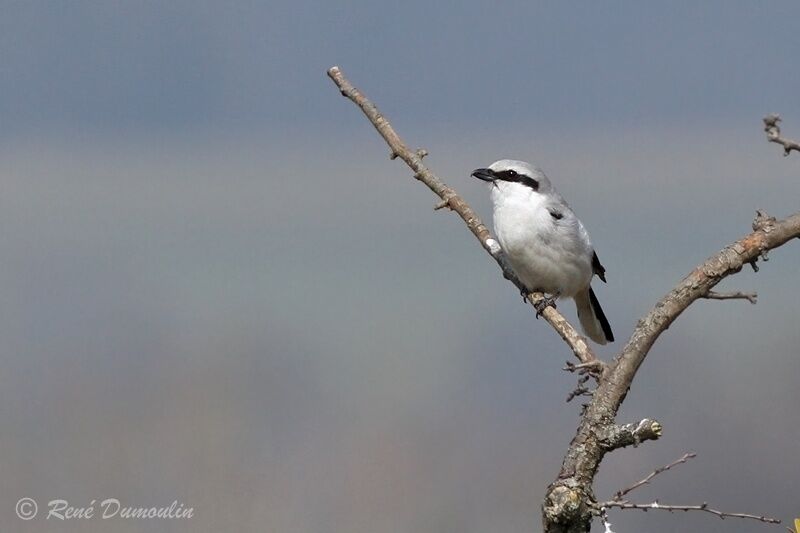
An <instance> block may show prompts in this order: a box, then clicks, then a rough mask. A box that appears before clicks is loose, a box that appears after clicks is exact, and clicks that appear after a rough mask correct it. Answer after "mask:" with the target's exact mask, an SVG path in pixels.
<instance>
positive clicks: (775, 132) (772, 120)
mask: <svg viewBox="0 0 800 533" xmlns="http://www.w3.org/2000/svg"><path fill="white" fill-rule="evenodd" d="M780 121H781V117H780V115H777V114H775V113H772V114H769V115H767V116H766V117H764V131H765V132H766V133H767V140H768V141H769V142H771V143H777V144H780V145H781V146H783V155H784V156H787V155H789V153H790V152H791V151H792V150H797V151H798V152H800V143H798V142H797V141H793V140H791V139H787V138H785V137H782V136H781V127H780V126H778V123H779V122H780Z"/></svg>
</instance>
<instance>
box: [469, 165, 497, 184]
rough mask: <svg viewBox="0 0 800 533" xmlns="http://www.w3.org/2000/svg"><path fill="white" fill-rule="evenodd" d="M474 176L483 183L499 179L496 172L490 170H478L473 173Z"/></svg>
mask: <svg viewBox="0 0 800 533" xmlns="http://www.w3.org/2000/svg"><path fill="white" fill-rule="evenodd" d="M472 176H473V177H475V178H478V179H479V180H483V181H494V180H496V179H497V175H496V174H495V173H494V170H492V169H490V168H476V169H475V170H473V171H472Z"/></svg>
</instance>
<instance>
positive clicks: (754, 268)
mask: <svg viewBox="0 0 800 533" xmlns="http://www.w3.org/2000/svg"><path fill="white" fill-rule="evenodd" d="M750 266H751V267H753V272H758V265H757V264H756V260H755V259H753V260H752V261H750Z"/></svg>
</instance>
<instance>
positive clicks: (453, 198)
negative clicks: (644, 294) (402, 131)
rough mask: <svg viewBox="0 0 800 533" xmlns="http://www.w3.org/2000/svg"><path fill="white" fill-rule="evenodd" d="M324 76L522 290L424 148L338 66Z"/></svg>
mask: <svg viewBox="0 0 800 533" xmlns="http://www.w3.org/2000/svg"><path fill="white" fill-rule="evenodd" d="M328 76H329V77H330V78H331V79H332V80H333V82H334V83H335V84H336V86H337V87H338V88H339V91H340V92H341V93H342V96H345V97H347V98H349V99H350V100H351V101H352V102H353V103H354V104H356V105H357V106H358V107H359V108H360V109H361V111H363V112H364V115H366V117H367V119H369V121H370V122H371V123H372V125H373V126H374V127H375V129H376V130H377V131H378V133H379V134H380V135H381V137H383V139H384V140H385V141H386V143H387V144H388V145H389V148H390V150H391V159H395V158H397V157H399V158H400V159H402V160H403V161H404V162H405V163H406V165H408V166H409V168H411V170H412V171H413V172H414V177H415V178H416V179H418V180H419V181H421V182H423V183H424V184H425V185H427V186H428V188H430V189H431V190H432V191H433V192H434V193H436V194H437V195H438V196H439V198H441V200H442V202H440V203H439V204H437V205H436V206H435V209H441V208H443V207H445V206H446V207H448V208H450V210H452V211H455V212H456V213H458V215H459V216H460V217H461V218H462V219H463V220H464V223H466V225H467V227H468V228H469V229H470V231H471V232H472V234H473V235H475V237H477V239H478V241H480V243H481V244H482V245H483V248H484V250H486V252H488V253H489V255H491V256H492V257H493V258H494V260H495V261H497V263H498V264H499V265H500V268H501V269H502V270H503V275H504V276H505V278H506V279H508V280H510V281H511V282H512V283H514V284H515V285H516V286H517V288H518V289H520V291H523V290H525V289H524V287H523V285H522V284H521V283H520V282H519V280H518V279H517V278H516V276H515V275H514V272H513V271H512V270H511V268H510V267H509V266H508V262H507V260H506V258H505V255H503V252H502V250H501V249H500V245H499V244H498V243H497V241H496V240H495V239H494V238H493V237H492V235H491V233H490V232H489V230H488V229H487V228H486V226H485V225H484V224H483V222H482V221H481V219H480V218H479V217H478V215H477V213H475V211H473V210H472V208H471V207H470V206H469V204H467V202H465V201H464V199H463V198H461V196H459V194H458V193H456V191H455V190H454V189H452V188H451V187H449V186H448V185H446V184H445V183H444V182H443V181H442V180H441V179H439V178H438V177H437V176H436V175H435V174H434V173H433V172H431V171H430V169H428V167H426V166H425V164H424V163H423V162H422V158H423V157H424V156H426V155H427V154H428V152H427V151H425V150H422V149H420V150H412V149H410V148H409V147H408V145H406V144H405V143H404V142H403V140H402V139H401V138H400V136H399V135H398V134H397V132H395V131H394V128H392V125H391V124H390V123H389V121H388V120H387V119H386V117H385V116H383V115H382V114H381V112H380V111H379V110H378V108H377V107H376V106H375V104H373V103H372V102H371V101H369V99H367V97H366V96H365V95H364V93H362V92H361V91H359V90H358V89H356V88H355V87H354V86H353V85H352V84H351V83H350V82H349V81H348V80H347V78H345V76H344V74H343V73H342V71H341V69H340V68H339V67H331V68H330V69H328ZM525 292H527V291H525ZM527 299H528V300H529V301H530V302H531V303H532V304H536V303H538V302H540V301H542V300H543V299H544V295H543V294H541V293H532V294H530V295H528V297H527ZM541 315H542V316H543V317H544V318H545V320H547V322H548V323H549V324H550V325H551V326H552V327H553V329H555V330H556V331H557V332H558V334H559V335H560V336H561V338H562V339H564V341H565V342H566V343H567V345H568V346H569V347H570V348H571V349H572V352H573V353H574V354H575V356H576V357H577V358H578V360H579V361H580V362H581V363H591V362H594V361H597V360H598V359H597V357H596V356H595V354H594V352H593V351H592V349H591V348H590V347H589V345H588V344H587V342H586V339H584V338H583V336H582V335H580V334H579V333H578V332H577V330H575V328H574V327H573V326H572V325H571V324H570V323H569V322H567V320H566V319H565V318H564V316H563V315H562V314H561V313H559V312H558V311H557V310H556V309H554V308H553V307H551V306H548V307H547V308H545V310H544V311H542V313H541Z"/></svg>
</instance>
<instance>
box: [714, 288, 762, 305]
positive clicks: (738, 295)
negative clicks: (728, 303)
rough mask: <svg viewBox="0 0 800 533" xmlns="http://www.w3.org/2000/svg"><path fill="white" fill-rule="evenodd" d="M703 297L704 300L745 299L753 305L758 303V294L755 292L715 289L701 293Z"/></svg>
mask: <svg viewBox="0 0 800 533" xmlns="http://www.w3.org/2000/svg"><path fill="white" fill-rule="evenodd" d="M703 298H705V299H706V300H747V301H748V302H750V303H751V304H753V305H755V304H756V303H758V294H756V293H755V292H741V291H736V292H717V291H708V293H707V294H705V295H703Z"/></svg>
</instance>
